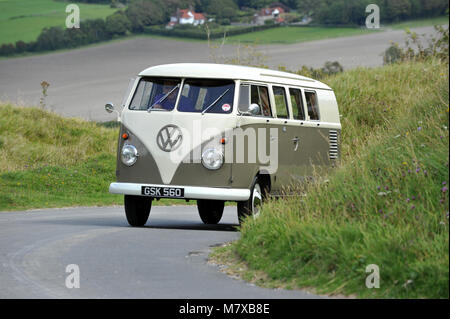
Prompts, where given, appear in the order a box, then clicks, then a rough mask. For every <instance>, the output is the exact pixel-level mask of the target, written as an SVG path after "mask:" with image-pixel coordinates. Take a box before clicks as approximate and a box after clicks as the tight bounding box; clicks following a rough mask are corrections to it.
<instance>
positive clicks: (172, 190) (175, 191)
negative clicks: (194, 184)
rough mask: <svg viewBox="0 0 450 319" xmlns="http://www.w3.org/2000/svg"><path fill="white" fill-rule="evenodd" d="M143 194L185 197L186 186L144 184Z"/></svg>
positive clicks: (162, 196)
mask: <svg viewBox="0 0 450 319" xmlns="http://www.w3.org/2000/svg"><path fill="white" fill-rule="evenodd" d="M142 195H145V196H151V197H161V198H184V188H180V187H158V186H142Z"/></svg>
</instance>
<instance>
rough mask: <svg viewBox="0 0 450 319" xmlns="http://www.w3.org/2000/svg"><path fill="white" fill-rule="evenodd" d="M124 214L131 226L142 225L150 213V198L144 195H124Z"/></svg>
mask: <svg viewBox="0 0 450 319" xmlns="http://www.w3.org/2000/svg"><path fill="white" fill-rule="evenodd" d="M124 203H125V215H126V216H127V220H128V223H129V224H130V225H131V226H133V227H141V226H144V225H145V223H146V222H147V220H148V216H149V215H150V209H151V208H152V199H151V198H149V197H144V196H134V195H125V197H124Z"/></svg>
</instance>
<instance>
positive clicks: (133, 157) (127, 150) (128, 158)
mask: <svg viewBox="0 0 450 319" xmlns="http://www.w3.org/2000/svg"><path fill="white" fill-rule="evenodd" d="M138 156H139V155H138V151H137V149H136V147H134V146H133V145H131V144H125V145H124V146H123V147H122V154H121V159H122V163H124V164H125V165H127V166H131V165H133V164H134V163H136V161H137V158H138Z"/></svg>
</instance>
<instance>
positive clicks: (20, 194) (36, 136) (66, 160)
mask: <svg viewBox="0 0 450 319" xmlns="http://www.w3.org/2000/svg"><path fill="white" fill-rule="evenodd" d="M109 124H110V123H109ZM110 126H111V125H103V124H96V123H92V122H86V121H83V120H80V119H67V118H63V117H61V116H58V115H56V114H54V113H51V112H47V111H43V110H41V109H39V108H31V107H16V106H12V105H0V211H11V210H24V209H30V208H43V207H46V208H47V207H67V206H86V205H116V204H120V205H122V204H123V197H122V196H120V195H112V194H109V193H108V187H109V183H111V182H112V181H114V180H115V165H116V164H115V163H116V155H115V152H116V147H117V134H118V128H117V127H112V128H111V127H110ZM153 204H154V205H172V204H185V202H183V201H176V200H169V199H161V200H160V201H154V202H153Z"/></svg>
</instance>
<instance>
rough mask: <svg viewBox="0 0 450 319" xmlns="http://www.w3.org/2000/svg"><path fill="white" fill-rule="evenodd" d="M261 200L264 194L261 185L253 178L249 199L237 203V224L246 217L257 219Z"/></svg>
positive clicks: (257, 179)
mask: <svg viewBox="0 0 450 319" xmlns="http://www.w3.org/2000/svg"><path fill="white" fill-rule="evenodd" d="M263 198H264V193H263V187H262V183H261V181H260V179H259V178H258V177H255V179H254V180H253V184H252V188H251V192H250V198H249V199H248V200H246V201H244V202H237V211H238V219H239V223H241V222H242V220H243V219H244V218H245V217H246V216H253V217H254V218H256V217H258V215H259V213H260V210H261V205H262V202H263Z"/></svg>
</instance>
